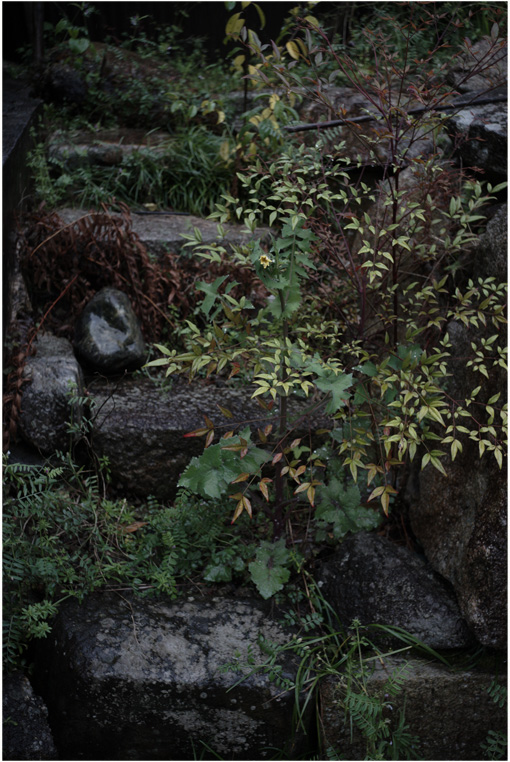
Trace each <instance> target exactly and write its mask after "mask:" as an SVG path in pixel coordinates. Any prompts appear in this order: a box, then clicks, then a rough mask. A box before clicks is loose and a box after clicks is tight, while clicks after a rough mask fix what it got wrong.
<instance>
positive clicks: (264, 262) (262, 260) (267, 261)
mask: <svg viewBox="0 0 510 762" xmlns="http://www.w3.org/2000/svg"><path fill="white" fill-rule="evenodd" d="M273 262H274V259H270V258H269V257H268V256H266V255H265V254H262V256H261V257H260V264H261V265H262V267H264V268H266V267H269V265H271V264H272V263H273Z"/></svg>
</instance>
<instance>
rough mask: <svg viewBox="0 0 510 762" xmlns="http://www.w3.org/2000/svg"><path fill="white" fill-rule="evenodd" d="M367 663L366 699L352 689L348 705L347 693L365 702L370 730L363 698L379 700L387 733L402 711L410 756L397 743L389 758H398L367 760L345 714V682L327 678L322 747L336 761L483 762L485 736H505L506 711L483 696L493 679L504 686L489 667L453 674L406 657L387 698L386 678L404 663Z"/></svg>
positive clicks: (365, 744) (364, 744)
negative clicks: (395, 688) (399, 686)
mask: <svg viewBox="0 0 510 762" xmlns="http://www.w3.org/2000/svg"><path fill="white" fill-rule="evenodd" d="M372 663H373V672H372V674H371V675H370V676H369V678H368V680H367V682H366V689H367V694H366V695H364V693H363V691H362V690H361V689H360V687H359V686H356V685H355V684H351V705H352V704H353V700H352V694H353V693H356V692H357V693H358V694H360V696H359V698H360V701H359V702H358V706H361V705H362V699H364V700H365V702H364V703H365V706H366V707H367V709H366V714H365V719H366V720H367V722H366V726H367V727H370V724H371V720H372V718H373V715H372V718H371V717H370V716H369V714H367V713H369V711H370V709H371V708H372V707H371V706H370V704H369V701H368V700H367V699H370V698H373V697H375V696H379V697H380V698H381V699H383V697H384V699H385V702H386V704H387V707H386V710H385V713H384V717H385V718H386V720H387V724H388V727H387V729H388V731H390V730H391V731H394V730H395V729H396V727H397V726H398V720H399V714H400V710H403V712H404V716H405V723H406V724H407V725H408V726H409V727H408V730H409V734H410V735H411V736H413V737H414V739H415V740H411V739H409V741H410V743H409V746H410V747H411V748H410V749H409V752H410V755H409V756H408V753H406V751H407V750H406V749H404V748H400V749H398V747H397V742H396V740H395V742H394V743H392V746H393V748H394V753H395V754H396V755H398V754H399V751H400V755H398V756H391V757H390V756H383V757H373V756H367V754H369V753H370V750H371V749H370V743H369V741H367V738H366V737H364V736H363V734H362V732H361V731H360V729H359V728H360V725H361V721H360V722H359V723H357V722H356V721H353V717H352V715H349V713H346V712H345V708H344V707H345V704H346V703H348V702H349V698H348V696H347V681H346V680H345V678H343V677H342V676H341V675H338V676H331V677H328V678H327V679H326V680H325V681H324V682H323V683H322V685H321V688H320V698H321V705H322V715H321V725H322V732H323V734H324V742H325V747H326V748H327V749H330V750H335V751H336V753H340V754H341V755H342V756H341V757H340V759H351V760H356V759H374V758H376V759H379V758H381V759H421V760H438V759H441V760H474V759H478V760H480V759H484V757H485V755H484V753H483V749H482V747H481V744H483V743H485V742H486V740H487V736H488V734H489V732H490V731H492V732H498V731H501V732H502V733H505V732H506V707H500V706H498V705H497V704H496V703H494V701H493V700H492V699H491V697H490V695H489V693H488V689H489V687H490V685H491V683H492V682H493V680H495V679H499V681H500V682H501V684H502V685H506V679H505V677H504V676H500V677H499V678H498V674H497V670H494V669H493V668H491V666H487V667H484V666H479V667H475V668H471V669H468V670H465V669H464V670H452V669H449V668H448V667H446V666H445V665H444V664H442V663H440V662H437V661H436V662H434V661H429V660H425V659H417V658H415V657H410V658H409V660H408V664H409V667H408V668H407V670H408V671H407V672H406V673H405V679H404V680H403V683H402V689H401V690H400V691H399V692H397V693H395V695H393V696H392V695H391V694H389V693H388V679H389V677H390V676H391V675H392V673H393V674H394V673H395V671H396V670H399V669H402V668H403V667H404V665H405V659H403V658H402V657H398V656H390V657H385V658H384V660H374V661H373V662H372ZM362 693H363V695H361V694H362ZM384 699H383V700H384ZM360 714H361V713H360ZM388 739H389V734H388ZM392 746H390V747H389V749H388V752H390V751H391V748H392ZM388 752H387V753H388ZM372 753H373V749H372ZM332 758H333V759H338V758H339V757H337V756H334V757H332Z"/></svg>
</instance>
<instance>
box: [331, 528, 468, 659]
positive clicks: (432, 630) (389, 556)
mask: <svg viewBox="0 0 510 762" xmlns="http://www.w3.org/2000/svg"><path fill="white" fill-rule="evenodd" d="M319 584H320V586H321V588H322V591H323V593H324V595H325V597H326V599H327V600H328V601H329V602H330V604H331V606H332V607H333V609H334V610H335V612H336V613H337V615H338V617H339V619H340V621H341V622H342V623H343V624H344V626H346V627H349V626H350V624H351V622H352V620H353V619H358V620H359V621H360V622H361V624H363V625H366V624H385V625H395V626H397V627H401V628H403V629H404V630H407V631H408V632H410V633H411V635H414V636H415V637H416V638H418V640H420V641H422V642H423V643H425V644H426V645H428V646H430V647H431V648H436V649H438V648H439V649H450V648H461V647H463V646H466V645H468V644H469V643H470V642H471V641H472V637H471V635H470V633H469V631H468V628H467V626H466V623H465V622H464V620H463V619H462V616H461V613H460V611H459V607H458V605H457V602H456V600H455V595H454V594H453V592H452V591H451V590H450V589H449V586H447V584H445V582H444V580H442V579H441V578H440V577H439V575H437V574H435V573H434V572H433V570H432V569H431V568H430V566H429V565H428V564H427V563H426V561H425V559H424V558H423V557H420V556H418V555H417V554H416V553H413V552H411V551H410V550H408V549H407V548H404V547H399V546H397V545H394V544H393V543H391V542H390V541H389V540H387V539H385V538H384V537H379V536H378V535H375V534H368V533H365V532H359V533H358V534H356V535H354V536H352V537H348V538H347V539H346V540H344V541H343V542H342V544H341V546H340V547H339V549H338V550H337V551H336V552H335V554H334V556H333V557H332V558H331V559H328V561H326V562H325V563H324V565H323V567H322V569H321V572H320V577H319Z"/></svg>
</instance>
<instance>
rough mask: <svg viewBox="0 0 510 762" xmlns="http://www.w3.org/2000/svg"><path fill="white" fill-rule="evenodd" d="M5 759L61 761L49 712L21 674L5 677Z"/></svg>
mask: <svg viewBox="0 0 510 762" xmlns="http://www.w3.org/2000/svg"><path fill="white" fill-rule="evenodd" d="M2 683H3V685H2V688H3V691H2V693H3V695H2V709H3V726H2V752H3V754H2V759H12V760H17V759H19V760H21V759H58V758H59V757H58V754H57V750H56V748H55V743H54V741H53V736H52V734H51V730H50V726H49V724H48V710H47V708H46V705H45V704H44V702H43V700H42V699H41V697H40V696H36V694H35V693H34V691H33V688H32V686H31V684H30V682H29V680H28V678H27V677H25V675H23V673H22V672H11V673H9V674H6V675H4V677H3V681H2Z"/></svg>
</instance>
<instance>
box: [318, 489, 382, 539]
mask: <svg viewBox="0 0 510 762" xmlns="http://www.w3.org/2000/svg"><path fill="white" fill-rule="evenodd" d="M320 496H321V502H320V504H319V505H318V506H317V508H316V511H315V519H316V521H317V527H318V530H319V531H318V536H317V539H318V540H323V539H325V538H326V536H327V535H328V534H331V533H332V534H333V537H334V539H335V540H341V539H342V538H343V537H345V535H346V534H347V533H348V532H352V533H355V532H362V531H365V532H369V531H371V530H372V529H376V528H377V527H378V526H379V524H380V516H379V513H378V512H377V511H375V510H373V509H372V508H366V507H364V506H362V505H360V502H361V495H360V491H359V489H358V487H357V485H356V484H351V485H349V486H348V487H347V488H346V487H344V485H343V484H342V482H341V481H340V480H339V479H338V478H337V477H333V478H332V479H330V480H329V483H328V485H327V487H324V488H323V489H321V492H320ZM328 525H329V526H328ZM326 530H327V531H326Z"/></svg>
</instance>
